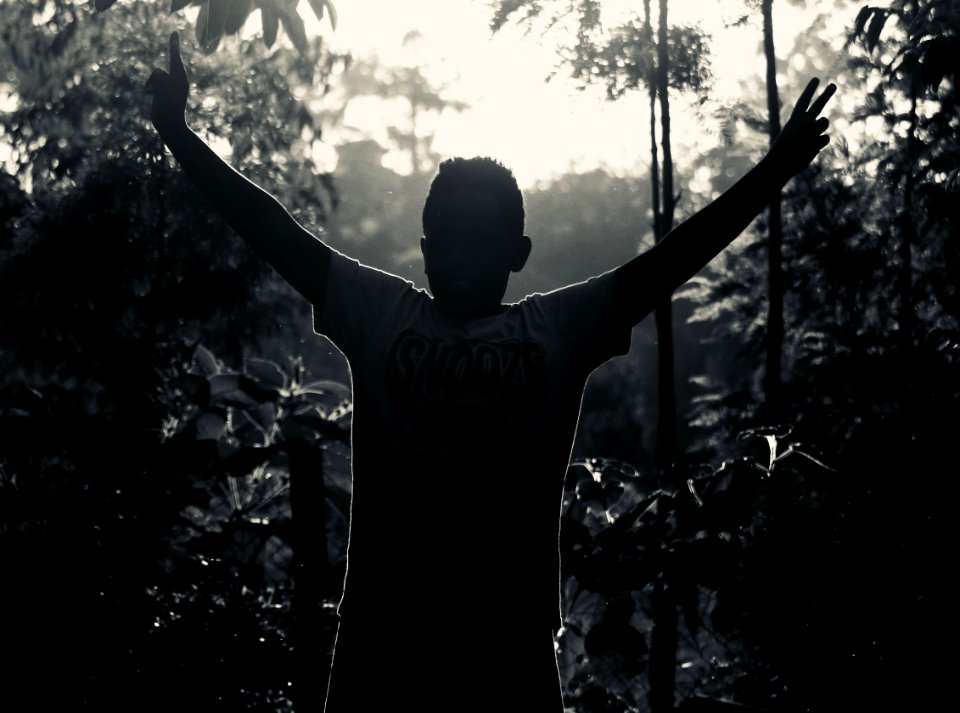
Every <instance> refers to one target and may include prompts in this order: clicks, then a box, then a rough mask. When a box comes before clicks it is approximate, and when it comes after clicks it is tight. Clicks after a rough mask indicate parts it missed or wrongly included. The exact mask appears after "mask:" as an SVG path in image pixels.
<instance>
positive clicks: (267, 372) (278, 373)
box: [243, 357, 287, 391]
mask: <svg viewBox="0 0 960 713" xmlns="http://www.w3.org/2000/svg"><path fill="white" fill-rule="evenodd" d="M243 373H244V374H246V375H247V376H249V377H250V378H251V379H254V380H256V381H258V382H259V383H260V384H262V385H265V386H269V387H271V388H274V389H276V390H278V391H279V390H280V389H285V388H287V375H286V374H284V373H283V369H281V368H280V366H279V365H278V364H277V363H276V362H275V361H271V360H269V359H258V358H255V357H251V358H248V359H244V360H243Z"/></svg>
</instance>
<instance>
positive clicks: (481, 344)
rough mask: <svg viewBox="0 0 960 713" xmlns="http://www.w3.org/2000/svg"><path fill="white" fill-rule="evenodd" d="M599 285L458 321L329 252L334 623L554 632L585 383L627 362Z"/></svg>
mask: <svg viewBox="0 0 960 713" xmlns="http://www.w3.org/2000/svg"><path fill="white" fill-rule="evenodd" d="M614 315H615V310H614V297H613V273H612V272H609V273H606V274H604V275H601V276H599V277H595V278H593V279H591V280H588V281H586V282H582V283H579V284H576V285H571V286H569V287H565V288H562V289H559V290H556V291H554V292H550V293H547V294H538V295H533V296H530V297H527V298H525V299H523V300H522V301H520V302H519V303H516V304H511V305H506V306H505V307H504V309H503V311H502V312H500V313H498V314H495V315H492V316H488V317H481V318H473V319H460V318H456V317H451V316H449V315H447V314H445V313H443V312H441V311H440V310H439V309H437V307H436V306H435V304H434V301H433V299H432V298H431V297H430V296H429V295H428V294H427V293H426V292H424V291H422V290H419V289H416V288H414V286H413V285H412V284H411V283H409V282H407V281H405V280H403V279H401V278H399V277H396V276H393V275H389V274H386V273H383V272H380V271H378V270H375V269H372V268H369V267H366V266H363V265H361V264H360V263H358V262H356V261H354V260H351V259H349V258H346V257H344V256H343V255H340V254H339V253H336V252H334V253H333V255H332V257H331V263H330V272H329V277H328V285H327V292H326V296H325V302H324V305H323V308H322V309H318V310H316V312H315V314H314V322H315V329H316V331H317V332H318V333H320V334H324V335H326V336H327V337H329V338H330V339H331V341H333V343H334V344H335V345H336V346H337V347H338V348H339V349H340V350H341V351H342V352H343V353H344V355H346V357H347V359H348V361H349V363H350V368H351V372H352V379H353V388H354V392H353V395H354V414H353V435H352V445H353V500H352V504H351V517H350V537H349V545H348V555H347V575H346V583H345V590H344V595H343V599H342V600H341V603H340V608H339V613H340V614H341V616H342V617H344V618H347V617H351V616H355V615H356V616H358V617H359V616H362V617H365V618H366V617H373V618H377V617H378V615H380V614H381V611H380V610H382V608H383V607H384V606H385V602H389V605H390V606H391V607H398V608H402V610H408V609H407V608H410V609H409V610H413V611H420V612H423V613H424V616H425V617H426V616H429V617H433V618H434V619H435V620H436V621H443V620H449V621H464V620H469V621H473V622H477V623H483V622H485V621H490V622H494V621H497V622H504V621H507V622H509V621H511V620H514V621H525V622H530V621H531V620H539V621H542V622H543V623H544V625H548V626H551V627H552V628H554V629H556V628H557V627H558V626H559V551H558V534H559V518H560V502H561V497H562V485H563V480H564V475H565V472H566V468H567V465H568V462H569V457H570V450H571V447H572V444H573V438H574V433H575V431H576V424H577V418H578V415H579V410H580V401H581V397H582V394H583V388H584V385H585V383H586V379H587V377H588V376H589V374H590V372H591V371H592V370H593V369H594V368H595V367H597V366H598V365H600V364H601V363H603V362H604V361H606V360H607V359H609V358H610V357H612V356H615V355H618V354H623V353H626V351H627V350H628V349H629V344H630V329H629V327H626V326H624V325H623V324H618V322H617V320H616V319H615V317H614Z"/></svg>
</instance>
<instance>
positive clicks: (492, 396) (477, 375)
mask: <svg viewBox="0 0 960 713" xmlns="http://www.w3.org/2000/svg"><path fill="white" fill-rule="evenodd" d="M544 375H545V357H544V348H543V345H542V344H540V343H539V342H535V341H533V340H520V339H505V340H502V341H484V340H475V339H464V340H460V341H454V342H447V341H444V340H441V339H435V338H429V337H426V336H424V335H422V334H419V333H418V332H414V331H412V330H407V331H405V332H403V333H402V334H400V336H399V337H397V340H396V341H395V342H394V343H393V347H392V348H391V349H390V355H389V357H388V358H387V375H386V376H387V390H388V392H389V393H390V395H391V396H393V397H395V398H399V399H402V400H411V401H446V402H451V401H454V402H464V401H467V402H469V401H487V400H500V399H503V398H505V397H506V398H509V397H511V396H514V397H523V396H525V395H528V394H529V392H530V390H531V388H532V387H536V386H538V385H540V384H542V383H543V380H544Z"/></svg>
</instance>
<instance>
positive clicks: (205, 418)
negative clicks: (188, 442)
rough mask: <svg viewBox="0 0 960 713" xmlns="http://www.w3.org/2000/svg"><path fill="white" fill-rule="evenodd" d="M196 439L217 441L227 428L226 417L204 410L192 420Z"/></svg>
mask: <svg viewBox="0 0 960 713" xmlns="http://www.w3.org/2000/svg"><path fill="white" fill-rule="evenodd" d="M194 428H195V430H196V434H197V440H198V441H219V440H220V439H221V438H222V437H223V435H224V433H225V432H226V430H227V419H226V417H224V416H223V415H222V414H220V413H217V412H214V411H205V412H204V413H202V414H200V416H198V417H197V419H196V421H194Z"/></svg>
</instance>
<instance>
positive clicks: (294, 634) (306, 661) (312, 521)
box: [287, 439, 330, 711]
mask: <svg viewBox="0 0 960 713" xmlns="http://www.w3.org/2000/svg"><path fill="white" fill-rule="evenodd" d="M287 453H288V457H289V459H290V516H291V519H292V527H293V533H292V534H293V537H292V540H293V541H292V544H293V602H292V604H293V624H292V629H293V630H292V631H291V636H290V638H291V640H292V643H293V671H292V672H291V674H292V681H293V701H294V704H295V706H296V709H297V710H298V711H300V710H303V711H321V710H323V705H324V701H325V700H326V695H327V674H328V672H329V670H330V657H329V653H328V650H327V643H328V642H326V641H325V639H324V637H323V635H322V633H323V595H324V593H325V591H326V588H327V587H328V586H329V584H330V562H329V560H328V558H327V537H326V517H325V506H326V492H325V489H324V485H323V449H322V448H321V447H320V446H319V445H318V444H316V443H309V442H307V441H304V440H301V439H297V440H294V441H292V442H291V443H290V444H289V448H288V451H287Z"/></svg>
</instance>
